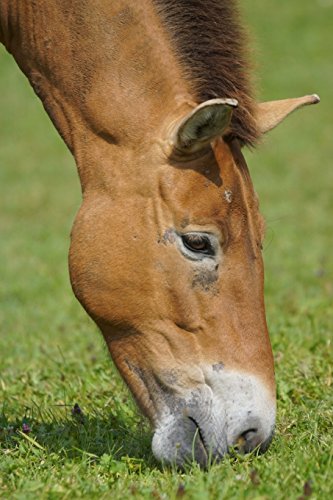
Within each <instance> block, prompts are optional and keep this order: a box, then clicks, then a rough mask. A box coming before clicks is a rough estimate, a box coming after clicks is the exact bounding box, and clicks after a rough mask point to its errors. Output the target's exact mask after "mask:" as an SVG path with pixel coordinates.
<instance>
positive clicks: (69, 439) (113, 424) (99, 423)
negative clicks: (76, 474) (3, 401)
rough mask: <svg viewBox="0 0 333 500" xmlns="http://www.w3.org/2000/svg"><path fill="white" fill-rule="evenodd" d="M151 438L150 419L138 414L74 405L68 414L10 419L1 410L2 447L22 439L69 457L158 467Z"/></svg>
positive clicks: (15, 444) (45, 413) (47, 413)
mask: <svg viewBox="0 0 333 500" xmlns="http://www.w3.org/2000/svg"><path fill="white" fill-rule="evenodd" d="M56 413H59V415H56ZM61 413H62V414H61ZM151 439H152V432H151V430H150V429H149V426H148V424H147V422H145V421H144V420H143V419H142V418H141V417H140V416H138V415H130V416H128V415H127V416H121V415H117V414H116V415H114V414H110V416H105V415H104V414H103V413H101V414H98V413H97V412H95V413H93V414H90V415H88V414H83V412H82V411H81V410H80V411H78V409H77V411H76V412H75V408H74V410H72V411H71V413H70V414H69V415H68V416H67V417H65V418H64V415H63V412H58V411H57V412H53V411H51V410H44V411H43V412H40V415H39V417H37V415H36V416H35V417H33V416H30V418H29V417H24V418H23V419H22V420H19V419H16V420H15V421H11V420H10V419H9V418H8V417H7V415H6V414H5V413H2V414H0V449H1V448H2V449H7V450H15V449H17V448H18V447H19V446H20V444H21V443H22V442H23V443H26V444H28V443H30V445H31V446H33V447H35V448H36V449H39V450H44V451H45V452H47V453H48V454H51V453H55V454H57V455H60V456H65V457H67V458H69V459H75V458H79V457H81V458H82V457H83V456H86V457H87V458H91V459H94V458H95V459H96V460H97V459H98V458H100V457H102V456H103V455H108V456H109V457H110V458H111V459H112V460H118V461H119V460H125V461H126V460H127V459H128V460H130V461H133V462H142V463H143V464H144V466H146V467H147V466H148V467H159V465H158V463H157V462H156V460H155V459H154V457H153V454H152V452H151Z"/></svg>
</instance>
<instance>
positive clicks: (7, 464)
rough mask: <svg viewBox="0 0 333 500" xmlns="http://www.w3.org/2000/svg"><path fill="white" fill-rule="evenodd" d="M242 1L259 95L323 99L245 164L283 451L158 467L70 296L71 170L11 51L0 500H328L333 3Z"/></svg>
mask: <svg viewBox="0 0 333 500" xmlns="http://www.w3.org/2000/svg"><path fill="white" fill-rule="evenodd" d="M241 4H242V6H243V8H244V11H245V18H246V19H247V20H248V23H249V25H250V27H251V30H252V31H253V33H254V34H255V37H256V39H257V46H258V51H257V52H258V71H257V73H258V74H260V75H261V77H262V84H261V86H262V89H263V91H264V93H263V92H260V96H261V97H262V98H264V99H272V98H283V97H291V96H297V95H302V94H307V93H312V92H317V93H318V94H320V96H321V100H322V101H321V104H320V105H318V106H316V107H314V108H309V109H306V110H302V111H300V112H298V113H297V114H295V115H294V116H292V117H290V118H289V119H288V120H287V121H286V123H285V124H283V125H281V126H280V127H279V128H278V129H277V130H276V131H274V132H272V133H271V134H270V137H269V138H267V139H266V140H265V142H264V144H263V145H262V147H261V148H260V149H258V151H256V152H255V153H247V159H248V162H249V167H250V170H251V173H252V176H253V179H254V184H255V187H256V190H257V192H258V194H259V196H260V200H261V207H262V212H263V213H264V215H265V216H266V220H267V236H266V241H265V244H264V258H265V265H266V306H267V317H268V323H269V327H270V332H271V339H272V344H273V350H274V354H275V360H276V378H277V390H278V419H277V427H276V433H275V438H274V440H273V442H272V445H271V447H270V448H269V450H268V452H267V453H266V454H265V455H258V454H257V453H252V454H250V455H238V454H233V455H232V456H230V457H226V458H225V459H223V461H222V462H221V463H219V464H213V465H211V466H210V467H209V468H208V470H207V471H203V470H201V469H200V468H199V467H198V466H197V465H195V464H193V465H192V466H191V467H188V466H186V467H185V470H184V471H183V472H179V471H177V470H175V469H173V468H170V469H169V468H164V467H163V466H161V465H159V464H157V463H156V462H155V460H154V458H153V457H152V454H151V451H150V442H151V431H150V429H149V428H148V426H147V424H146V423H145V422H144V421H143V420H142V418H141V417H140V415H139V414H138V412H137V410H136V408H135V405H134V404H133V402H132V399H131V397H130V396H129V394H128V391H127V389H126V388H125V387H124V385H123V383H122V381H121V380H120V378H119V376H118V374H117V373H116V371H115V369H114V368H113V366H112V364H111V362H110V360H109V356H108V354H107V352H106V350H105V348H104V345H103V342H102V339H101V337H100V335H99V333H98V332H97V331H96V328H95V327H94V325H93V324H92V322H91V321H90V320H89V319H88V318H87V317H86V315H85V313H84V312H83V310H82V309H81V307H80V306H79V305H78V304H77V303H76V301H75V299H74V297H73V295H72V291H71V289H70V285H69V279H68V276H67V249H68V244H69V232H70V227H71V223H72V220H73V217H74V214H75V212H76V210H77V209H78V207H79V203H80V189H79V182H78V179H77V175H76V172H75V167H74V162H73V160H72V158H71V157H70V155H69V153H68V152H67V151H66V149H65V146H64V145H63V144H62V142H61V140H60V139H59V138H58V136H57V134H56V132H55V131H54V130H53V128H52V126H51V125H50V123H49V120H48V118H47V117H46V115H45V114H44V111H43V110H42V106H41V104H40V103H39V102H38V100H37V98H35V97H34V96H33V93H32V91H31V90H30V88H29V86H28V84H27V82H26V81H25V78H24V77H23V76H22V75H21V74H20V73H19V70H18V69H17V68H16V67H15V65H14V64H13V62H12V61H11V59H10V57H9V56H8V55H7V54H6V53H5V51H4V49H3V48H0V191H1V192H0V277H1V280H0V497H3V498H13V499H24V500H26V499H30V498H31V499H35V498H39V499H44V498H45V499H48V498H50V499H56V498H69V497H70V498H76V497H80V498H82V497H83V498H99V499H100V498H112V499H124V498H129V497H132V496H133V497H135V498H139V499H140V498H147V499H148V498H149V499H151V498H157V499H158V498H161V499H175V498H186V499H187V498H189V499H200V500H204V499H210V498H212V499H220V498H226V499H228V500H229V499H232V498H235V499H243V498H244V499H245V498H246V499H249V498H251V499H270V498H274V499H288V500H289V499H298V498H307V497H310V496H311V497H312V498H314V499H329V498H331V497H332V493H333V473H332V472H333V460H332V455H333V451H332V450H333V429H332V422H333V382H332V377H333V375H332V366H333V355H332V329H333V254H332V241H333V216H332V214H333V196H332V188H333V168H332V140H331V137H332V119H331V110H332V107H333V97H332V79H333V67H332V64H331V60H332V56H331V46H330V40H331V30H332V19H333V3H332V2H331V1H330V0H314V1H313V2H304V1H301V0H293V1H292V2H270V3H269V5H268V3H267V2H262V1H259V0H251V1H250V0H243V1H242V2H241ZM75 405H77V406H75Z"/></svg>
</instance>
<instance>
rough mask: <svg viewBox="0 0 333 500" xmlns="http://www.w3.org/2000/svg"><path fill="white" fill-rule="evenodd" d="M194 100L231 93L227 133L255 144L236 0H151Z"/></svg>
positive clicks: (243, 36)
mask: <svg viewBox="0 0 333 500" xmlns="http://www.w3.org/2000/svg"><path fill="white" fill-rule="evenodd" d="M153 3H154V5H155V7H156V9H157V11H158V13H159V15H160V17H161V19H162V22H163V23H164V24H165V26H166V29H167V32H168V33H169V36H170V37H171V41H172V43H173V44H174V47H175V51H176V55H177V57H178V59H179V60H180V63H181V67H182V68H183V70H184V77H185V78H186V79H188V80H189V82H190V83H191V85H192V88H193V90H194V92H195V97H196V99H197V100H198V103H201V102H203V101H205V100H207V99H214V98H217V97H228V98H235V99H237V100H238V103H239V106H238V108H237V109H235V111H234V113H233V119H232V123H231V134H232V135H233V136H235V137H237V138H238V139H239V140H240V141H241V142H242V143H243V144H246V145H248V146H254V145H255V144H256V143H257V142H258V140H259V138H260V132H259V130H258V127H257V125H256V120H255V102H254V99H253V94H252V85H251V79H250V63H249V57H248V54H247V50H246V47H247V44H246V41H247V37H246V34H245V32H244V28H243V26H242V25H241V23H240V20H239V10H238V5H237V1H235V0H186V1H185V0H153Z"/></svg>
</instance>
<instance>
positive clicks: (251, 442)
mask: <svg viewBox="0 0 333 500" xmlns="http://www.w3.org/2000/svg"><path fill="white" fill-rule="evenodd" d="M260 443H261V439H260V433H259V432H258V429H256V428H251V429H247V430H246V431H243V432H242V433H241V434H240V435H239V436H238V438H237V439H236V440H235V444H234V448H236V449H237V450H239V451H241V452H245V453H248V452H249V451H251V450H253V449H254V448H256V446H258V445H259V444H260Z"/></svg>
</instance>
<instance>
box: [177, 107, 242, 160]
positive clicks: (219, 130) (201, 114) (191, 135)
mask: <svg viewBox="0 0 333 500" xmlns="http://www.w3.org/2000/svg"><path fill="white" fill-rule="evenodd" d="M237 105H238V102H237V101H236V99H211V100H209V101H205V102H203V103H202V104H200V105H199V106H197V107H196V108H195V109H194V110H193V111H191V113H189V114H188V115H186V116H185V118H183V119H182V120H181V121H180V123H178V125H177V126H176V128H175V130H174V131H173V134H172V137H171V142H172V146H173V148H174V150H175V151H176V152H177V153H181V154H185V155H186V154H192V153H195V152H197V151H200V150H201V149H203V148H204V147H205V146H207V145H208V144H209V143H210V142H212V141H213V140H214V139H216V137H219V136H222V135H223V134H225V133H226V131H227V129H228V127H229V124H230V121H231V116H232V112H233V109H234V108H235V107H237Z"/></svg>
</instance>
